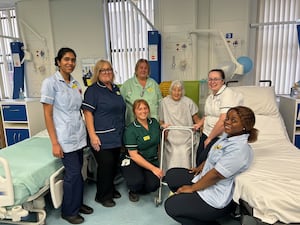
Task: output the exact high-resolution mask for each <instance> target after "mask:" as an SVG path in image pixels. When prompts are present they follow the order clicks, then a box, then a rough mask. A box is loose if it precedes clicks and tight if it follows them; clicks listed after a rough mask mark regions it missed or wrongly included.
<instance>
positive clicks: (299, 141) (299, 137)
mask: <svg viewBox="0 0 300 225" xmlns="http://www.w3.org/2000/svg"><path fill="white" fill-rule="evenodd" d="M294 145H295V146H296V147H297V148H299V149H300V135H299V134H297V135H295V143H294Z"/></svg>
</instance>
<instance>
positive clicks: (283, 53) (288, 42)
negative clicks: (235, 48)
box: [252, 0, 300, 94]
mask: <svg viewBox="0 0 300 225" xmlns="http://www.w3.org/2000/svg"><path fill="white" fill-rule="evenodd" d="M299 18H300V1H299V0H260V1H259V23H258V24H257V25H252V27H257V29H258V30H257V31H258V36H257V48H256V49H257V50H256V51H257V53H256V54H257V55H256V74H259V76H258V77H257V79H258V80H271V81H272V85H273V86H274V87H275V92H276V94H289V93H290V88H291V87H292V86H293V85H294V83H295V82H297V81H298V80H300V63H299V62H300V52H299V47H300V46H299V43H298V37H297V27H296V20H297V19H299Z"/></svg>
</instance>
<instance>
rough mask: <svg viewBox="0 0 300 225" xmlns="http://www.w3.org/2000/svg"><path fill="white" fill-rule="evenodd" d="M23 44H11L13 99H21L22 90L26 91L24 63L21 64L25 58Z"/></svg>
mask: <svg viewBox="0 0 300 225" xmlns="http://www.w3.org/2000/svg"><path fill="white" fill-rule="evenodd" d="M23 46H24V45H23V43H22V42H17V41H16V42H11V43H10V48H11V53H12V58H13V66H14V74H13V81H14V86H13V99H16V98H19V92H20V89H21V88H22V90H23V91H24V63H22V64H21V61H22V59H23V58H24V51H23Z"/></svg>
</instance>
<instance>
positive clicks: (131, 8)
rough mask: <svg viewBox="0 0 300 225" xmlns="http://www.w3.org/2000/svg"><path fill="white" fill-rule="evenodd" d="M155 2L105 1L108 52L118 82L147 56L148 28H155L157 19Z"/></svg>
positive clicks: (142, 0)
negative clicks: (154, 22)
mask: <svg viewBox="0 0 300 225" xmlns="http://www.w3.org/2000/svg"><path fill="white" fill-rule="evenodd" d="M153 1H154V0H104V2H105V7H104V15H105V18H106V34H107V36H106V40H107V48H108V51H107V55H108V56H109V58H110V60H111V62H112V65H113V68H114V71H115V82H116V83H118V84H122V83H124V81H126V80H127V79H128V78H130V77H132V76H133V74H134V67H135V63H136V61H137V60H138V59H140V58H145V59H148V31H151V30H153V26H152V24H153V21H154V11H153V7H154V6H153V4H154V3H153Z"/></svg>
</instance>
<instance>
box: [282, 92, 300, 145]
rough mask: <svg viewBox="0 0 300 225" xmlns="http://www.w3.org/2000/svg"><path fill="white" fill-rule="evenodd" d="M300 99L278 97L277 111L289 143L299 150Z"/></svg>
mask: <svg viewBox="0 0 300 225" xmlns="http://www.w3.org/2000/svg"><path fill="white" fill-rule="evenodd" d="M299 109H300V99H298V98H293V97H290V96H280V102H279V111H280V113H281V115H282V118H283V120H284V123H285V126H286V130H287V133H288V135H289V138H290V140H291V142H292V143H293V144H294V145H295V146H296V147H298V148H300V114H299Z"/></svg>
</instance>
